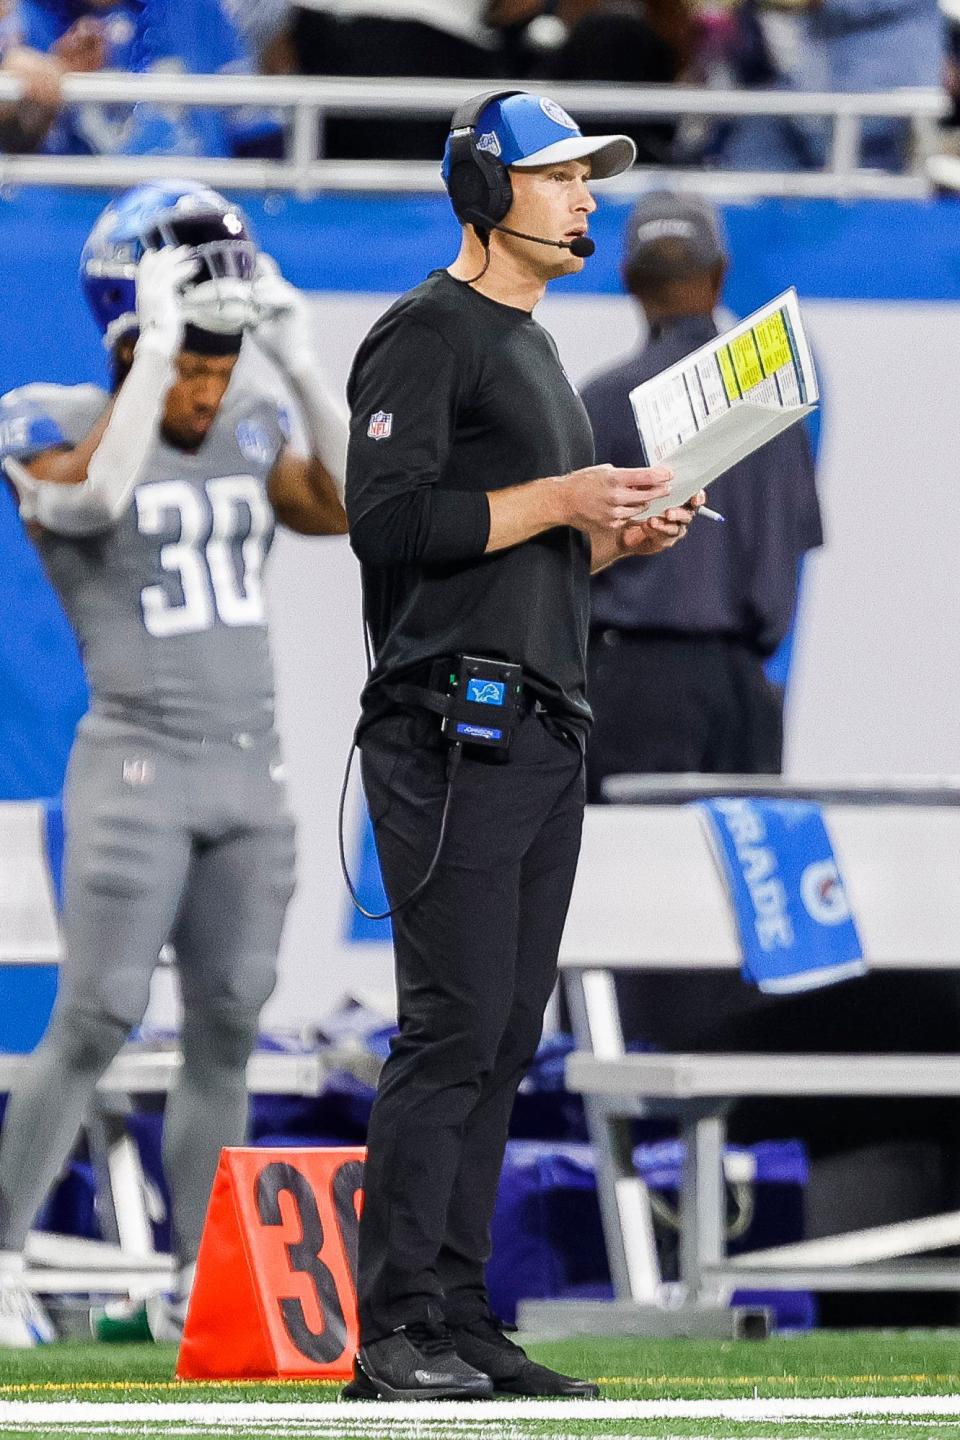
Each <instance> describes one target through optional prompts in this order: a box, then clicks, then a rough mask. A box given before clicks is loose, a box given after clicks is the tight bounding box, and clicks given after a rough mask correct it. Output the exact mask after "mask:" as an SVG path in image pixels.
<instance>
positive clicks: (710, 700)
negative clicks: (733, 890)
mask: <svg viewBox="0 0 960 1440" xmlns="http://www.w3.org/2000/svg"><path fill="white" fill-rule="evenodd" d="M726 266H727V256H726V249H725V245H724V242H723V238H722V234H721V230H720V225H719V220H718V217H717V214H716V212H715V210H714V209H713V207H712V206H711V205H709V204H708V203H707V201H705V200H702V199H701V198H700V197H699V196H695V195H689V194H683V195H680V194H674V193H672V192H670V191H654V192H651V193H650V194H648V195H645V196H644V197H643V199H642V200H641V201H640V202H639V204H638V205H637V206H636V208H635V210H634V212H633V214H632V216H631V218H630V222H629V226H628V230H627V251H626V262H625V265H624V280H625V282H626V285H627V288H628V290H629V291H630V293H631V294H632V295H633V296H634V297H635V298H636V300H637V301H638V302H639V304H640V306H641V307H642V309H643V311H644V315H645V318H646V321H647V325H648V326H649V338H648V340H647V342H646V344H645V345H644V346H643V347H642V348H641V349H640V350H639V351H638V352H637V353H636V354H634V355H632V356H631V357H630V358H629V359H628V360H626V361H625V362H623V363H622V364H619V365H616V366H614V367H613V368H612V369H610V370H607V371H604V372H603V373H602V374H601V375H598V376H597V377H596V379H594V380H592V381H591V382H590V383H589V384H588V385H586V386H584V390H583V403H584V405H585V406H586V408H587V412H588V414H589V416H590V420H591V422H592V424H593V431H594V436H595V440H596V453H597V458H598V459H600V460H606V461H609V462H611V463H612V464H614V465H637V464H639V463H640V459H641V453H642V452H641V448H640V441H639V438H638V435H637V427H636V424H635V423H634V418H633V411H632V409H631V406H630V392H631V390H633V389H634V388H635V387H636V386H637V385H639V384H640V383H641V382H642V381H644V380H649V379H650V378H651V377H652V376H654V375H657V374H659V373H660V372H661V371H662V370H666V369H668V368H669V367H670V366H671V365H673V364H675V363H676V362H677V361H679V360H682V359H683V358H684V357H685V356H686V355H689V354H690V352H691V351H692V350H696V349H697V348H698V347H699V346H701V345H705V344H706V343H707V342H708V341H709V340H711V339H712V338H713V337H714V336H715V335H716V334H717V326H716V323H715V321H714V311H715V309H716V308H717V306H718V304H719V302H720V293H721V290H722V287H723V281H724V276H725V273H726ZM710 505H711V507H715V508H716V510H717V511H719V512H720V513H722V514H723V516H724V517H725V520H726V523H725V524H723V525H712V524H705V523H704V522H703V520H700V521H699V522H698V523H697V524H696V525H695V526H694V527H693V532H692V533H691V537H690V543H689V545H685V546H683V548H682V549H681V550H677V551H675V552H674V553H673V554H671V555H669V556H665V557H664V559H663V561H662V562H659V563H657V564H651V563H650V562H649V561H647V560H645V559H643V558H634V559H631V560H629V561H628V562H627V563H626V564H625V565H618V566H617V567H616V568H615V569H614V570H610V571H605V572H604V574H602V575H598V576H597V577H596V579H595V580H594V581H593V595H592V606H591V632H590V652H589V664H588V674H589V683H588V687H587V689H588V694H589V696H590V704H591V707H592V709H593V712H594V716H595V724H594V728H593V731H592V733H591V736H590V749H589V752H588V756H587V798H588V799H589V800H591V801H599V800H601V799H602V798H603V796H602V783H603V779H604V777H605V776H607V775H611V774H623V773H625V772H637V773H643V772H666V771H690V770H698V771H705V772H708V773H711V772H712V773H717V772H724V771H731V772H737V773H758V774H777V773H779V771H780V769H781V761H782V752H783V691H782V689H781V687H780V686H778V685H774V684H773V683H772V682H771V681H770V680H769V679H768V678H767V676H766V673H765V670H764V665H765V662H766V661H767V660H768V659H769V657H770V656H771V655H772V654H773V652H774V651H775V650H776V649H777V648H778V646H779V645H780V643H781V642H782V641H783V639H784V638H785V636H786V635H787V634H788V633H789V631H790V628H791V625H792V623H793V617H794V611H795V609H796V600H797V582H798V576H799V568H800V565H801V563H802V561H803V557H804V555H805V554H806V552H807V551H808V550H811V549H813V548H814V547H816V546H818V545H820V544H821V542H822V532H821V528H820V509H819V505H818V502H817V491H816V486H815V483H814V469H813V458H812V455H811V452H810V443H809V440H808V438H807V433H806V429H805V427H804V426H802V425H795V426H794V427H793V428H792V429H790V430H787V431H785V432H784V433H783V434H782V435H779V436H777V438H776V439H774V440H771V441H770V443H769V444H767V445H764V446H763V447H762V449H760V450H758V451H755V452H754V454H753V455H750V456H748V457H747V459H746V460H742V461H741V462H740V463H739V464H738V465H735V466H734V467H733V469H731V470H729V471H728V472H727V473H726V474H725V475H722V476H721V477H720V478H719V479H718V480H716V481H715V482H714V484H713V485H712V486H711V487H710Z"/></svg>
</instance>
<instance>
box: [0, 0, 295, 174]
mask: <svg viewBox="0 0 960 1440" xmlns="http://www.w3.org/2000/svg"><path fill="white" fill-rule="evenodd" d="M8 27H9V30H10V32H11V33H12V34H13V35H15V38H16V39H17V40H18V41H19V43H20V44H22V45H27V46H31V47H32V48H33V49H35V50H39V51H44V52H48V53H50V54H53V55H57V56H59V57H60V58H61V59H62V60H63V61H64V63H65V68H66V69H69V70H88V71H89V70H102V69H106V70H128V71H132V72H134V73H142V72H148V71H152V72H167V73H175V74H176V73H180V74H182V73H188V74H218V73H220V74H237V75H244V74H251V73H253V72H254V71H255V69H256V66H255V63H254V61H253V58H252V56H251V53H250V50H249V47H248V46H247V44H246V43H245V41H244V39H243V38H242V36H241V34H240V31H239V30H238V28H237V26H236V24H235V22H234V20H233V19H232V18H231V16H230V14H229V13H228V11H227V7H226V5H225V4H224V3H222V0H177V3H176V4H172V3H169V0H15V3H14V4H12V5H11V7H10V16H9V19H8ZM44 148H45V149H47V150H49V151H53V152H54V153H56V154H59V155H213V156H216V155H232V154H261V153H280V148H281V147H280V131H279V128H278V125H277V122H276V119H275V117H273V116H270V115H267V114H264V113H263V112H262V111H256V112H254V111H251V110H250V109H249V108H247V107H232V108H230V109H229V110H226V111H223V112H221V111H218V110H207V109H203V110H201V109H189V108H183V107H177V106H167V105H164V106H159V105H149V104H140V105H134V106H130V105H100V104H97V105H84V106H82V107H78V106H71V107H70V108H69V109H67V110H65V111H64V112H63V114H62V115H61V116H60V118H59V119H58V120H57V122H56V123H55V125H54V126H53V128H52V130H51V131H50V134H49V135H48V137H47V141H46V145H45V147H44Z"/></svg>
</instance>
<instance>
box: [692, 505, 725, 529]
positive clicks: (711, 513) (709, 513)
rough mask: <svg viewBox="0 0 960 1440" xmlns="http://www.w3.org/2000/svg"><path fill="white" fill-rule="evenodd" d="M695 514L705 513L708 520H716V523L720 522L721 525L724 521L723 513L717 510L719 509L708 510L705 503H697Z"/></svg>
mask: <svg viewBox="0 0 960 1440" xmlns="http://www.w3.org/2000/svg"><path fill="white" fill-rule="evenodd" d="M697 514H698V515H705V516H706V517H707V519H708V520H716V521H717V522H718V524H720V525H723V524H724V521H725V518H726V517H725V516H723V515H721V514H720V511H719V510H710V509H708V508H707V506H706V505H698V506H697Z"/></svg>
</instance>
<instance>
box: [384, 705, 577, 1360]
mask: <svg viewBox="0 0 960 1440" xmlns="http://www.w3.org/2000/svg"><path fill="white" fill-rule="evenodd" d="M361 750H362V761H363V781H364V788H365V790H366V793H367V799H368V803H369V806H370V815H371V819H372V821H373V825H374V831H375V834H376V839H377V849H378V852H379V856H380V864H381V868H382V870H383V877H384V883H385V885H386V890H387V894H388V896H389V897H390V899H391V902H392V903H396V901H397V900H398V899H401V898H402V897H403V896H404V895H406V894H407V893H408V892H409V891H410V890H411V889H412V888H413V886H414V885H415V884H416V883H417V881H418V880H419V879H420V878H421V877H422V875H423V874H424V872H425V870H426V868H427V865H428V863H429V860H430V857H431V855H432V853H433V850H434V847H435V845H436V840H437V835H438V830H439V823H440V815H441V811H442V808H443V801H444V795H445V791H446V778H445V775H446V758H447V747H446V745H445V744H444V743H443V742H442V741H441V740H440V738H439V730H438V722H437V721H436V720H434V719H433V718H432V717H430V716H428V715H426V714H425V713H424V714H423V715H419V714H418V715H389V716H385V717H383V718H381V719H379V720H377V721H376V722H375V723H374V724H373V725H371V726H370V728H369V729H368V730H366V731H365V732H364V735H363V738H362V740H361ZM583 799H584V797H583V766H582V757H581V752H580V746H579V744H578V742H577V741H576V740H575V739H573V738H571V737H568V736H565V735H564V734H563V732H562V731H560V730H558V729H557V727H556V726H555V725H554V724H553V722H551V721H549V720H546V719H544V718H541V717H540V716H539V715H536V714H530V715H528V716H527V717H526V718H525V719H524V721H523V722H522V724H521V725H520V727H519V729H518V730H517V732H516V733H515V736H514V740H513V744H512V746H511V750H510V757H509V760H508V761H507V762H506V763H503V764H500V763H497V762H496V761H495V760H494V759H493V758H492V757H490V756H489V755H487V754H484V753H482V752H480V753H477V752H476V751H473V752H471V751H470V750H469V749H468V750H467V751H465V752H464V756H463V759H462V761H461V764H460V768H459V771H458V773H457V775H456V777H455V780H454V792H453V800H452V804H451V809H450V817H449V821H448V829H447V836H446V839H445V842H444V846H443V852H442V855H441V859H440V863H439V865H438V867H437V871H436V874H435V875H434V877H433V879H432V880H431V882H430V884H429V885H428V886H427V888H426V889H425V890H424V892H423V894H422V895H420V896H419V897H418V898H417V899H416V900H414V901H413V902H412V903H411V904H410V905H408V906H406V907H405V908H404V909H403V910H401V911H400V912H399V914H397V915H396V916H395V917H394V920H393V936H394V952H395V956H396V969H397V1010H398V1019H399V1025H400V1033H399V1035H398V1036H397V1037H396V1039H395V1040H394V1041H393V1044H392V1047H391V1053H390V1056H389V1058H388V1060H387V1062H386V1064H385V1065H384V1067H383V1071H382V1073H381V1076H380V1084H379V1088H378V1091H377V1098H376V1101H375V1103H374V1107H373V1113H372V1115H371V1119H370V1127H369V1131H368V1135H367V1146H368V1159H367V1166H366V1172H365V1182H364V1188H365V1199H364V1209H363V1215H362V1219H361V1223H360V1246H359V1265H358V1293H359V1304H360V1331H361V1336H362V1339H363V1341H364V1342H365V1343H368V1342H369V1341H371V1340H374V1339H377V1338H378V1337H381V1336H383V1335H385V1334H388V1333H389V1332H390V1331H391V1330H393V1329H394V1328H395V1327H396V1326H397V1325H401V1324H405V1323H408V1322H410V1321H412V1320H416V1319H418V1318H425V1317H426V1316H427V1315H428V1314H430V1313H432V1312H434V1311H435V1308H436V1306H437V1304H438V1303H439V1304H440V1305H441V1306H442V1307H443V1308H444V1310H445V1313H446V1314H447V1316H448V1318H450V1319H457V1318H463V1317H465V1316H468V1315H470V1314H472V1313H475V1312H476V1311H477V1309H479V1308H481V1307H483V1306H484V1305H485V1303H486V1287H485V1281H484V1264H485V1262H486V1260H487V1259H488V1258H489V1254H490V1220H491V1217H492V1215H493V1209H494V1204H495V1201H496V1195H497V1185H498V1181H499V1178H500V1170H501V1166H502V1164H503V1153H504V1147H505V1145H506V1139H507V1128H508V1124H509V1120H510V1112H511V1109H512V1106H513V1099H514V1095H515V1093H516V1089H517V1086H518V1084H519V1082H520V1079H521V1077H522V1076H523V1073H524V1071H525V1070H526V1068H527V1066H528V1065H529V1063H530V1061H531V1060H532V1058H533V1055H534V1053H535V1051H536V1048H537V1044H538V1042H539V1039H540V1032H541V1028H542V1024H543V1012H544V1009H545V1007H546V1004H547V1001H548V999H549V998H550V993H551V991H552V989H553V985H554V981H555V978H556V960H557V951H558V949H559V946H560V936H561V932H562V930H563V924H564V920H565V918H566V913H567V905H568V903H569V899H570V891H571V887H572V885H573V877H574V871H575V869H576V863H577V855H578V853H579V849H580V828H581V822H582V816H583Z"/></svg>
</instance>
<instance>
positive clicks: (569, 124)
mask: <svg viewBox="0 0 960 1440" xmlns="http://www.w3.org/2000/svg"><path fill="white" fill-rule="evenodd" d="M540 109H541V110H542V111H543V113H544V115H546V117H547V119H548V120H552V121H553V123H554V125H562V126H563V128H564V130H578V129H579V128H580V127H579V126H578V125H577V122H576V120H571V119H570V116H569V115H568V114H567V112H566V110H564V108H563V106H562V105H558V104H557V102H556V100H551V99H550V98H549V97H548V96H546V95H544V96H542V97H541V100H540Z"/></svg>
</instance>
